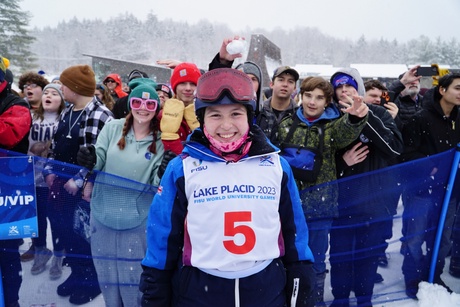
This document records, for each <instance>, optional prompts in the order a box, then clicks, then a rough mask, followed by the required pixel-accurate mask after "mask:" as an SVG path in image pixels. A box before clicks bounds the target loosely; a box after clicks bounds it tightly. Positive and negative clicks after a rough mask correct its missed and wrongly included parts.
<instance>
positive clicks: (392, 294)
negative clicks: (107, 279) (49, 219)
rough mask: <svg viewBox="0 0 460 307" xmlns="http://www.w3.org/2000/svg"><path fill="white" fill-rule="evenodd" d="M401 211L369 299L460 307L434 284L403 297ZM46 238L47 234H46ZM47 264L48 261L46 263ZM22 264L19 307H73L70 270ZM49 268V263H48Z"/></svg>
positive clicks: (458, 288) (392, 304)
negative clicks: (67, 292) (66, 292)
mask: <svg viewBox="0 0 460 307" xmlns="http://www.w3.org/2000/svg"><path fill="white" fill-rule="evenodd" d="M400 214H401V208H399V212H398V216H396V218H395V220H394V221H395V223H394V231H393V238H392V239H391V241H390V245H389V248H388V249H387V253H388V255H389V257H390V259H389V261H388V267H386V268H379V270H378V272H379V273H380V274H382V276H383V278H384V281H383V282H382V283H379V284H376V285H375V287H374V294H375V297H374V299H373V304H374V306H379V307H415V306H419V307H433V306H439V307H450V306H452V307H453V306H460V294H453V295H449V294H448V293H447V291H445V290H444V289H443V288H442V289H439V288H438V287H437V286H435V285H430V284H426V285H423V287H422V291H419V295H421V297H420V298H421V300H419V301H416V300H412V299H410V298H408V297H407V296H406V294H405V289H404V279H403V276H402V273H401V263H402V259H403V257H402V255H401V254H400V253H399V247H400V241H399V237H400V234H401V218H400V216H401V215H400ZM48 238H50V234H49V231H48ZM25 241H26V242H25V244H24V245H23V246H22V247H21V250H22V252H24V251H25V250H27V249H28V246H29V242H30V240H25ZM50 243H51V239H48V248H50ZM50 262H51V261H50ZM22 265H23V282H22V287H21V291H20V293H19V296H20V301H19V302H20V305H21V306H22V307H30V306H32V305H34V304H51V303H55V306H56V307H64V306H74V305H72V304H70V303H69V301H68V298H62V297H60V296H58V295H57V294H56V288H57V286H58V285H59V284H61V283H62V282H64V281H65V279H66V278H67V276H68V275H69V274H70V269H69V268H67V267H65V268H64V274H63V276H62V277H61V279H59V280H55V281H51V280H50V279H49V278H48V271H45V272H43V273H42V274H40V275H37V276H32V275H31V274H30V268H31V266H32V261H29V262H25V263H22ZM448 265H449V259H447V262H446V268H445V273H444V274H443V276H442V279H443V280H444V282H445V283H446V284H447V285H448V286H449V287H450V288H451V289H452V290H453V291H454V292H456V293H460V280H459V279H456V278H454V277H452V276H450V275H449V273H447V268H448ZM48 267H49V263H48ZM329 285H330V281H329V275H328V277H327V279H326V289H325V292H326V294H325V300H326V302H329V303H330V302H331V301H332V299H333V297H332V294H331V292H330V287H329ZM84 306H88V307H90V306H94V307H96V306H97V307H99V306H104V300H103V298H102V295H99V296H98V297H97V298H96V299H94V300H93V301H92V302H89V303H88V304H86V305H84Z"/></svg>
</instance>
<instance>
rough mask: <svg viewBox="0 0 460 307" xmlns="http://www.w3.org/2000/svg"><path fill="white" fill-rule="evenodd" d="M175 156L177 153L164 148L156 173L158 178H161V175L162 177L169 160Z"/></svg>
mask: <svg viewBox="0 0 460 307" xmlns="http://www.w3.org/2000/svg"><path fill="white" fill-rule="evenodd" d="M175 157H177V155H176V154H175V153H174V152H172V151H171V150H166V151H165V154H164V156H163V160H161V164H160V167H159V168H158V173H157V175H158V178H160V179H161V177H163V175H164V173H165V170H166V167H167V166H168V163H169V161H171V160H172V159H174V158H175Z"/></svg>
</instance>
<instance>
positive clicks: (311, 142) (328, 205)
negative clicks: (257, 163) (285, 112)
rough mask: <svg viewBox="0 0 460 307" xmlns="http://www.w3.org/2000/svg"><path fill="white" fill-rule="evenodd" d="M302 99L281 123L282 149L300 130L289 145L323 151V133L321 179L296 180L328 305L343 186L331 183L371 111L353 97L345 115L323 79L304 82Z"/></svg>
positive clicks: (318, 280)
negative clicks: (330, 257)
mask: <svg viewBox="0 0 460 307" xmlns="http://www.w3.org/2000/svg"><path fill="white" fill-rule="evenodd" d="M300 95H301V96H300V97H301V101H302V104H301V106H300V108H299V109H298V110H297V111H296V112H295V113H294V114H292V116H289V117H287V118H285V119H284V120H283V121H281V123H280V125H279V128H278V131H277V135H276V138H275V139H276V142H277V145H279V146H280V147H281V148H282V147H283V142H284V141H285V140H286V136H287V135H288V133H289V131H290V129H295V131H294V132H293V135H292V138H291V139H290V140H288V143H289V144H295V145H304V146H305V147H310V148H311V147H312V148H318V145H319V143H320V133H319V132H320V131H321V130H322V133H323V137H324V145H323V152H322V155H323V159H322V164H321V167H320V171H319V173H318V176H317V177H316V180H314V181H311V182H307V181H301V180H299V179H296V183H297V187H298V188H299V191H300V195H301V198H302V207H303V210H304V214H305V217H306V219H307V224H308V228H309V238H310V244H309V245H310V248H311V250H312V252H313V255H314V257H315V263H314V266H313V267H314V270H315V273H316V276H317V277H316V287H315V296H316V301H317V303H319V302H322V301H323V292H324V290H323V289H324V279H325V275H326V264H325V255H326V251H327V249H328V242H329V240H328V235H329V231H330V227H331V225H332V220H333V218H334V217H336V216H337V215H338V205H337V198H338V191H337V185H335V184H328V183H330V182H331V181H334V180H336V163H335V152H336V151H337V150H339V149H341V148H344V147H346V146H347V145H349V144H350V143H352V142H353V141H354V140H355V139H356V138H357V137H358V136H359V134H360V132H361V130H362V129H363V127H364V126H365V124H366V122H367V111H368V107H367V106H366V105H365V104H364V103H363V100H362V97H359V96H355V97H349V98H348V99H350V100H349V101H347V104H346V105H345V104H343V107H344V108H343V111H344V112H345V115H343V116H341V113H340V111H339V109H338V108H337V106H336V105H335V104H334V103H332V96H333V88H332V85H331V84H330V83H329V82H328V81H326V80H324V79H323V78H321V77H313V78H308V79H305V80H303V82H302V84H301V86H300ZM351 100H353V101H354V103H353V102H352V101H351ZM341 104H342V103H341ZM296 117H297V118H298V119H296ZM294 121H298V124H297V125H295V124H294ZM286 143H287V142H286Z"/></svg>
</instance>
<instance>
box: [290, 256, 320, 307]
mask: <svg viewBox="0 0 460 307" xmlns="http://www.w3.org/2000/svg"><path fill="white" fill-rule="evenodd" d="M285 267H286V289H285V290H286V303H287V306H290V307H299V306H314V305H315V301H314V297H313V289H314V286H315V273H314V271H313V263H311V262H309V261H299V262H294V263H289V264H286V265H285Z"/></svg>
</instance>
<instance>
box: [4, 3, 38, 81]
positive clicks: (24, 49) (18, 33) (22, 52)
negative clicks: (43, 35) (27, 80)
mask: <svg viewBox="0 0 460 307" xmlns="http://www.w3.org/2000/svg"><path fill="white" fill-rule="evenodd" d="M20 1H21V0H2V1H0V25H1V26H0V54H1V55H2V56H4V57H6V58H8V59H9V60H10V61H11V64H12V66H14V67H16V68H18V70H19V71H20V72H23V71H26V70H30V69H32V68H36V67H37V66H36V63H35V61H36V58H35V55H34V54H33V53H32V52H31V51H30V45H31V44H32V43H33V41H34V40H35V37H33V36H31V35H29V33H28V30H27V29H26V27H27V26H28V24H29V20H30V15H29V13H28V12H24V11H21V9H20V7H19V2H20Z"/></svg>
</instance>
